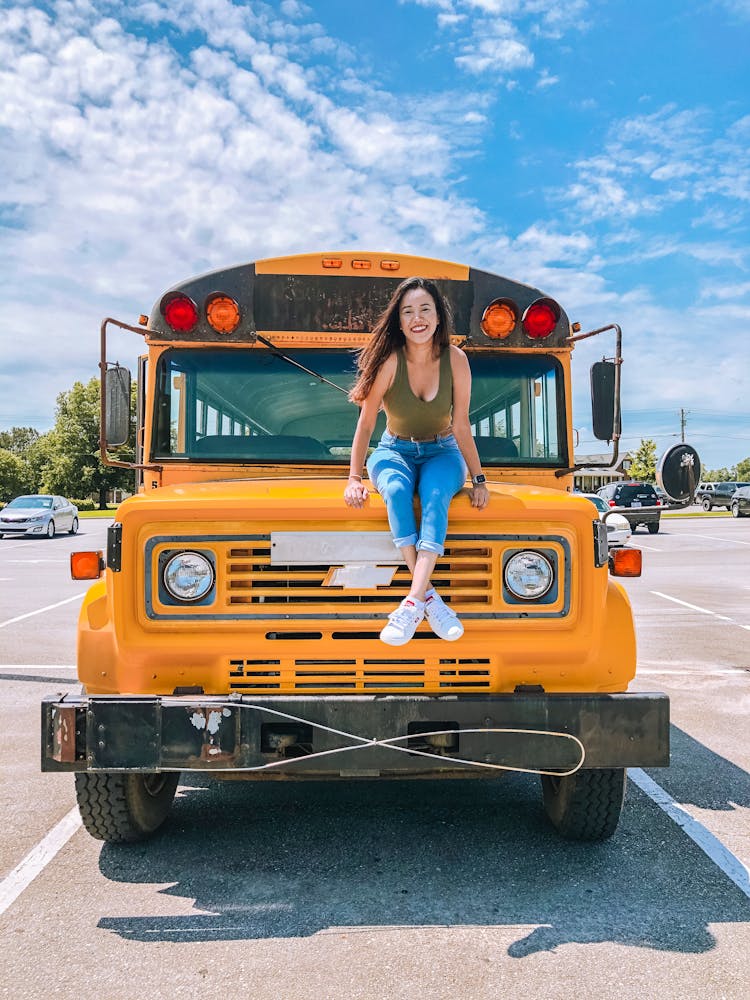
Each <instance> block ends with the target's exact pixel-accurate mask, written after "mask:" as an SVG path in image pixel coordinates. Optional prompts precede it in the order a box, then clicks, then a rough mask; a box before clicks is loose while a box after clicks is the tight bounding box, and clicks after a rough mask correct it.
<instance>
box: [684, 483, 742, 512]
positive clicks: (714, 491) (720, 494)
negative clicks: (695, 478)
mask: <svg viewBox="0 0 750 1000" xmlns="http://www.w3.org/2000/svg"><path fill="white" fill-rule="evenodd" d="M740 486H750V483H701V485H700V486H699V487H698V489H697V490H696V491H695V502H696V503H699V504H700V505H701V507H702V508H703V509H704V510H713V508H714V507H724V509H725V510H730V509H731V506H732V494H733V493H734V491H735V490H738V489H739V488H740Z"/></svg>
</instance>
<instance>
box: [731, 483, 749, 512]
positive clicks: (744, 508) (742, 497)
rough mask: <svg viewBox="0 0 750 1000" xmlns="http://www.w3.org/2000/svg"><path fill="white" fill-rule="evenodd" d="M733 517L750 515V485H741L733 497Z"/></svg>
mask: <svg viewBox="0 0 750 1000" xmlns="http://www.w3.org/2000/svg"><path fill="white" fill-rule="evenodd" d="M732 517H750V485H748V486H742V485H740V486H739V488H738V489H736V490H735V492H734V495H733V497H732Z"/></svg>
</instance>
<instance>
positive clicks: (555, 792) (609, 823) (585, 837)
mask: <svg viewBox="0 0 750 1000" xmlns="http://www.w3.org/2000/svg"><path fill="white" fill-rule="evenodd" d="M625 774H626V772H625V768H624V767H608V768H597V769H589V770H580V771H576V773H575V774H570V775H568V776H567V777H564V778H557V777H555V776H553V775H548V774H543V775H542V776H541V778H542V793H543V796H544V811H545V812H546V814H547V817H548V819H549V820H550V822H551V823H552V825H553V826H554V827H555V829H556V830H557V831H558V833H559V834H561V835H562V836H563V837H565V838H566V839H568V840H581V841H597V840H606V839H607V838H608V837H611V836H612V834H613V833H614V832H615V830H616V829H617V824H618V823H619V821H620V814H621V812H622V804H623V801H624V798H625V784H626V777H625Z"/></svg>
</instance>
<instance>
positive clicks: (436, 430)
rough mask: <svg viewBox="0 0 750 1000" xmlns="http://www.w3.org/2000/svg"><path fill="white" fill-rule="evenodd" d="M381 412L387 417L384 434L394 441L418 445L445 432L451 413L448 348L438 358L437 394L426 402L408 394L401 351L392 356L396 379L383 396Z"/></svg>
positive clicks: (451, 396) (451, 393) (409, 391)
mask: <svg viewBox="0 0 750 1000" xmlns="http://www.w3.org/2000/svg"><path fill="white" fill-rule="evenodd" d="M383 409H384V410H385V412H386V416H387V417H388V430H389V431H390V432H391V434H395V435H396V436H397V437H406V438H414V439H415V440H417V441H420V440H423V439H426V438H431V437H435V435H436V434H442V433H443V432H444V431H446V430H448V428H449V427H450V425H451V419H452V410H453V373H452V371H451V353H450V348H446V349H445V350H444V351H443V353H442V354H441V355H440V381H439V383H438V391H437V395H436V396H435V398H434V399H431V400H430V401H429V402H425V400H424V399H420V398H419V397H418V396H415V395H414V393H413V392H412V390H411V386H410V385H409V373H408V371H407V368H406V358H405V357H404V352H403V350H399V351H398V352H397V354H396V375H395V377H394V379H393V383H392V384H391V386H390V388H389V389H388V391H387V392H386V393H385V395H384V396H383Z"/></svg>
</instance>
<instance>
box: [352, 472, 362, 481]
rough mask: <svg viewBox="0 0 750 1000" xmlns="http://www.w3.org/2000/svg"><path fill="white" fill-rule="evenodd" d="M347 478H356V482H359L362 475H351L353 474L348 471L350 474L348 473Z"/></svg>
mask: <svg viewBox="0 0 750 1000" xmlns="http://www.w3.org/2000/svg"><path fill="white" fill-rule="evenodd" d="M349 478H350V479H356V480H357V482H359V483H361V482H362V476H353V475H352V474H351V473H350V474H349Z"/></svg>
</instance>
